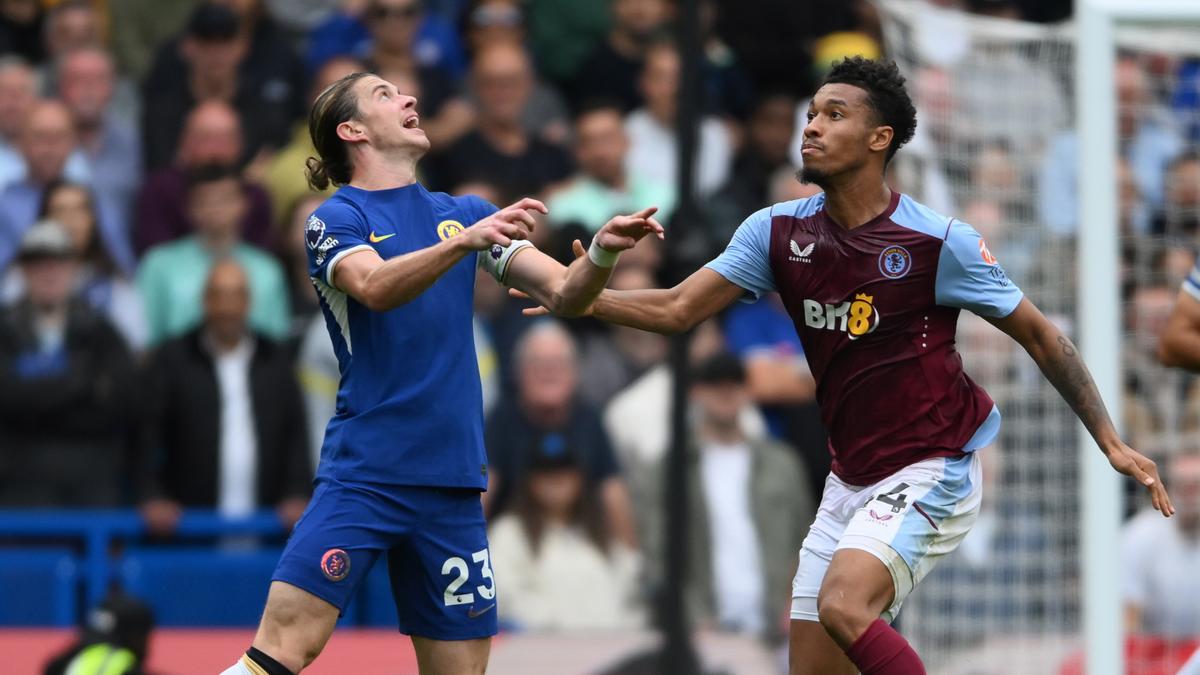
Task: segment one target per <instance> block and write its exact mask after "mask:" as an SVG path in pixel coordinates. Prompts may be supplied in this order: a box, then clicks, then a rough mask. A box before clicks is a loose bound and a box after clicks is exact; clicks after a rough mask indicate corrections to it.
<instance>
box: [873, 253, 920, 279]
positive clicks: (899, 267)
mask: <svg viewBox="0 0 1200 675" xmlns="http://www.w3.org/2000/svg"><path fill="white" fill-rule="evenodd" d="M911 267H912V256H911V255H909V253H908V249H906V248H904V247H903V246H888V247H887V248H885V249H883V252H882V253H880V254H879V273H880V274H882V275H883V276H885V277H887V278H889V279H899V278H900V277H902V276H904V275H905V274H908V270H909V268H911Z"/></svg>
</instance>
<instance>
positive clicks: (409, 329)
mask: <svg viewBox="0 0 1200 675" xmlns="http://www.w3.org/2000/svg"><path fill="white" fill-rule="evenodd" d="M418 124H419V119H418V117H417V113H416V99H414V98H412V97H411V96H405V95H402V94H400V92H398V91H397V90H396V88H395V86H393V85H392V84H390V83H389V82H387V81H385V80H383V79H381V78H379V77H377V76H374V75H370V74H366V73H356V74H354V75H350V76H347V77H346V78H344V79H342V80H340V81H339V82H337V83H335V84H334V85H332V86H330V87H329V88H328V89H326V90H325V91H324V92H323V93H322V94H321V95H320V96H319V97H318V98H317V100H316V102H315V103H314V104H313V109H312V112H311V114H310V116H309V132H310V134H311V136H312V140H313V145H314V147H315V148H316V150H317V153H318V154H319V155H320V159H315V158H314V159H310V160H309V167H308V169H309V180H310V182H311V183H312V184H313V186H314V187H317V188H321V187H324V186H325V185H328V184H329V183H330V182H332V183H333V184H335V185H339V186H341V187H340V189H339V190H338V191H337V192H336V193H334V195H333V196H332V197H330V198H329V200H328V201H326V202H325V203H324V204H322V205H321V206H320V207H319V208H318V209H317V210H316V212H315V213H313V214H312V216H311V217H310V218H309V220H308V224H307V227H306V231H305V236H306V240H307V242H306V243H307V247H308V254H309V272H310V276H311V277H312V281H313V284H314V286H315V287H316V289H317V292H318V294H319V295H320V300H321V309H322V311H323V313H324V315H325V319H326V323H327V325H328V328H329V334H330V337H331V338H332V340H333V346H334V350H335V351H336V352H337V358H338V364H339V368H340V371H341V384H340V387H339V389H338V395H337V409H336V413H335V414H334V417H333V419H332V420H330V422H329V425H328V427H327V428H326V432H325V441H324V446H323V448H322V451H321V463H320V466H319V468H318V470H317V480H316V489H315V490H314V493H313V496H312V500H311V501H310V502H309V506H308V509H307V511H305V514H304V516H303V517H302V518H301V519H300V521H299V522H298V523H297V524H296V529H295V531H294V532H293V533H292V536H291V538H290V539H289V540H288V544H287V547H286V548H285V550H284V552H283V555H282V557H281V558H280V561H279V565H278V567H277V568H276V571H275V574H274V576H273V579H272V583H271V588H270V591H269V593H268V597H267V606H266V609H265V611H264V613H263V618H262V622H261V623H260V625H259V629H258V633H257V635H256V636H255V638H254V642H253V645H252V646H251V648H250V649H249V650H248V651H247V652H246V654H245V655H244V656H242V658H241V659H240V660H239V661H238V663H237V664H235V665H234V666H232V667H231V668H229V669H228V670H227V671H225V672H226V673H227V674H234V675H245V674H247V673H250V674H253V675H264V674H265V675H277V674H282V673H298V672H300V670H302V669H303V668H304V667H306V666H307V665H308V664H309V663H311V662H312V660H313V659H315V658H316V656H317V655H318V654H319V653H320V652H321V649H322V648H323V647H324V645H325V642H326V641H327V640H328V639H329V636H330V634H331V633H332V632H333V628H334V624H335V623H336V621H337V618H338V616H339V615H340V613H341V611H342V610H343V609H345V607H346V605H347V604H348V603H349V601H350V599H351V598H352V597H353V595H354V593H355V591H356V590H357V589H358V587H359V585H360V582H361V581H362V579H363V578H364V577H365V575H366V574H367V572H368V571H369V570H370V569H371V567H372V565H374V564H375V563H376V562H377V561H378V560H379V559H380V558H381V557H386V558H387V565H388V572H389V575H390V578H391V585H392V595H393V598H394V600H395V602H396V607H397V610H398V613H399V619H400V630H401V631H402V632H404V633H407V634H408V635H411V636H412V639H413V645H414V647H415V649H416V653H417V660H418V663H419V665H420V668H421V672H422V673H424V674H426V675H428V674H430V673H436V674H439V675H440V674H447V675H449V674H453V675H458V674H467V673H482V672H483V671H484V669H485V668H486V666H487V658H488V650H489V647H490V638H491V636H492V635H494V634H495V633H496V614H497V613H496V611H495V605H496V581H495V579H494V578H493V576H492V570H491V566H490V562H489V554H488V544H487V536H486V530H485V522H484V517H483V510H482V506H481V502H480V491H482V490H483V489H485V488H486V486H487V458H486V455H485V452H484V447H483V428H482V423H483V412H482V396H481V390H480V382H479V372H478V368H477V365H476V360H475V348H474V342H473V336H472V324H471V321H472V296H473V289H474V284H475V271H476V268H477V267H480V268H483V269H485V270H487V271H488V272H489V273H491V275H492V276H493V277H495V278H496V280H497V281H499V282H500V283H503V284H507V285H510V286H512V287H514V288H519V289H521V290H523V291H525V292H527V293H528V294H530V295H531V296H533V297H535V298H537V299H538V300H539V301H540V302H543V303H547V304H548V305H550V306H553V307H554V308H555V309H556V311H557V312H558V313H563V314H568V315H570V314H578V313H579V312H581V311H583V310H584V309H585V308H586V307H588V306H589V305H590V304H591V302H592V301H593V300H594V299H595V298H596V296H597V295H598V294H599V293H600V291H601V290H602V289H603V287H604V285H605V284H606V283H607V281H608V276H609V272H610V271H611V267H612V265H613V264H614V263H615V261H616V256H617V254H618V253H619V252H620V251H622V250H625V249H628V248H631V247H632V246H634V245H635V244H636V243H637V241H638V240H639V239H641V238H642V237H643V236H645V235H646V234H648V233H651V232H653V233H655V234H656V235H657V236H660V237H661V236H662V226H661V225H660V224H659V223H658V222H657V221H656V220H655V219H654V218H653V214H654V208H653V207H651V208H647V209H644V210H642V211H639V212H638V213H636V214H633V215H630V216H617V217H615V218H613V219H612V220H610V221H609V222H608V223H607V224H605V225H604V227H603V228H601V230H600V231H599V232H597V234H596V236H595V238H594V239H593V241H592V249H591V251H590V255H589V256H585V257H583V258H580V259H579V260H576V261H575V262H574V263H573V264H572V265H571V266H570V267H566V268H564V267H563V266H562V265H560V264H559V263H557V262H556V261H554V260H553V259H551V258H550V257H548V256H546V255H544V254H543V253H541V252H539V251H538V250H537V249H536V248H534V247H533V246H532V245H531V244H529V242H528V241H526V238H527V236H528V234H529V232H530V230H531V228H532V227H533V226H534V223H535V217H534V215H533V212H542V213H545V212H546V207H545V206H543V205H542V203H541V202H538V201H537V200H534V199H522V200H521V201H519V202H517V203H516V204H513V205H512V206H509V207H507V208H505V209H502V210H497V209H496V207H494V206H492V205H491V204H488V203H487V202H486V201H484V200H482V199H479V198H478V197H452V196H449V195H446V194H441V193H432V192H429V191H427V190H426V189H425V188H424V187H423V186H421V184H420V183H418V182H416V178H415V174H416V163H417V161H418V159H420V157H421V156H423V155H424V154H425V152H426V151H427V150H428V149H429V141H428V139H427V138H426V137H425V133H424V132H423V131H422V130H421V129H420V127H419V126H418Z"/></svg>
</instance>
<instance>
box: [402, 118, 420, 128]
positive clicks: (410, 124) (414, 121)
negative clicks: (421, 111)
mask: <svg viewBox="0 0 1200 675" xmlns="http://www.w3.org/2000/svg"><path fill="white" fill-rule="evenodd" d="M420 123H421V118H420V117H417V116H416V115H413V116H412V117H409V118H408V119H406V120H404V128H405V129H416V128H417V125H418V124H420Z"/></svg>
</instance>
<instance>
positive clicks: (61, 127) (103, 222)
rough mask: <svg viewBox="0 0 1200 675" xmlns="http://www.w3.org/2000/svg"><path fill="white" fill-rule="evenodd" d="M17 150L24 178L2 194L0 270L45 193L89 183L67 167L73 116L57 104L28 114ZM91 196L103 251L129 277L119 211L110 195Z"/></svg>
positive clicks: (86, 174) (86, 176)
mask: <svg viewBox="0 0 1200 675" xmlns="http://www.w3.org/2000/svg"><path fill="white" fill-rule="evenodd" d="M20 147H21V156H22V157H23V159H24V161H25V174H24V177H23V178H22V179H21V180H19V181H16V182H13V183H10V184H9V185H8V186H7V187H5V188H4V191H3V192H0V269H2V268H4V267H5V266H7V265H8V262H9V260H11V258H12V256H13V254H14V252H15V248H16V244H17V242H19V241H21V237H22V235H23V234H24V233H25V231H26V230H27V229H29V227H30V226H31V225H33V222H34V220H35V219H36V218H37V212H38V205H39V204H41V202H42V196H43V191H44V190H45V187H46V186H47V185H49V184H51V183H53V182H55V181H58V180H62V179H66V180H69V181H71V182H75V183H84V184H90V178H91V174H90V172H88V171H86V170H85V171H71V170H70V167H69V166H68V165H67V158H68V157H70V156H71V153H72V151H73V150H74V149H75V147H76V137H75V125H74V122H73V120H72V119H71V112H70V111H69V110H68V109H67V107H66V106H64V105H63V104H62V103H59V102H58V101H40V102H38V103H35V104H34V105H33V106H32V107H31V108H30V109H29V113H28V116H27V118H26V123H25V126H24V128H23V130H22V132H21V145H20ZM95 196H96V212H97V213H98V214H99V216H100V220H99V223H100V237H101V239H103V241H104V245H105V248H106V249H107V250H108V252H109V253H110V254H111V255H112V257H113V260H114V262H116V263H117V265H119V266H120V267H121V269H122V270H124V271H130V270H132V269H133V252H132V251H131V250H130V246H129V231H128V228H127V226H126V225H127V223H126V221H125V220H124V219H123V218H122V217H121V210H120V208H119V207H118V206H117V204H116V202H115V200H113V198H112V197H110V196H109V195H106V194H104V193H96V195H95Z"/></svg>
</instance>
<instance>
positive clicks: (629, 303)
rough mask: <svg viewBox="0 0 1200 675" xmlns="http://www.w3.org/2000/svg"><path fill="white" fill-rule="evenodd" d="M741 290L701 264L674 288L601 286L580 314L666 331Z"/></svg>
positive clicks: (578, 252) (691, 322)
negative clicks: (615, 289) (625, 289)
mask: <svg viewBox="0 0 1200 675" xmlns="http://www.w3.org/2000/svg"><path fill="white" fill-rule="evenodd" d="M572 247H573V248H574V250H575V257H576V261H575V262H576V263H578V262H579V260H578V259H579V258H583V257H585V256H586V253H585V251H584V248H583V244H582V243H580V242H579V240H578V239H576V240H575V241H574V243H573V244H572ZM509 293H510V295H512V296H513V297H517V298H528V297H529V295H528V294H525V293H522V292H520V291H519V290H517V289H514V290H511V291H509ZM745 293H746V291H745V290H743V289H742V287H741V286H738V285H737V284H734V283H733V282H731V281H729V280H727V279H726V278H725V277H723V276H721V275H720V274H717V273H716V272H714V271H712V270H710V269H708V268H701V269H700V270H698V271H696V272H694V273H693V274H692V275H691V276H689V277H688V278H687V279H684V280H683V281H682V282H681V283H680V284H678V285H677V286H675V287H674V288H647V289H644V290H634V291H614V290H611V289H608V290H605V291H604V292H602V293H601V294H600V296H599V297H598V298H596V301H595V302H593V303H592V305H591V306H590V307H588V308H586V309H585V310H584V311H583V314H584V315H587V316H594V317H596V318H597V319H601V320H603V321H608V322H609V323H616V324H620V325H622V326H632V327H633V328H640V329H641V330H646V331H650V332H652V333H663V334H667V335H669V334H672V333H680V332H683V331H685V330H688V329H689V328H692V327H693V326H696V325H697V324H700V323H703V322H704V321H705V320H707V319H708V318H709V317H711V316H712V315H714V314H716V313H717V312H719V311H721V310H722V309H724V308H726V307H728V306H729V305H730V304H731V303H733V302H734V301H735V300H737V299H738V298H740V297H742V296H743V295H745ZM535 299H536V298H535ZM524 313H525V314H526V315H528V316H541V315H546V314H550V313H551V311H550V310H549V309H548V308H547V307H546V306H545V305H544V304H543V305H542V306H541V307H530V308H528V309H526V310H524Z"/></svg>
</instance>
